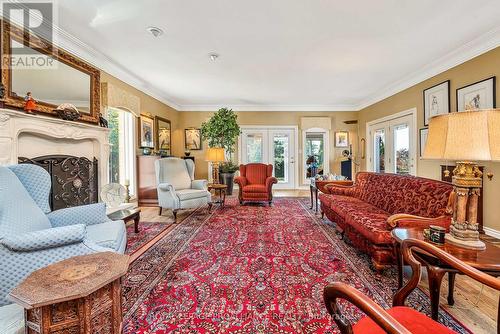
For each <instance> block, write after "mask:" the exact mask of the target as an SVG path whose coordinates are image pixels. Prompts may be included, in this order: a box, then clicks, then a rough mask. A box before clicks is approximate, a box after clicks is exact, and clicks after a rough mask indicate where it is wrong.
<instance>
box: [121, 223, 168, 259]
mask: <svg viewBox="0 0 500 334" xmlns="http://www.w3.org/2000/svg"><path fill="white" fill-rule="evenodd" d="M170 225H171V224H169V223H159V222H157V223H154V222H142V221H141V222H140V223H139V232H138V233H135V231H134V224H133V223H131V224H128V225H127V248H126V250H125V254H128V255H130V254H133V253H135V252H136V251H137V250H139V249H140V248H141V247H142V246H144V245H145V244H147V243H148V242H149V241H151V240H153V239H154V237H156V236H157V235H158V234H160V233H161V232H162V231H163V230H165V229H166V228H168V227H169V226H170Z"/></svg>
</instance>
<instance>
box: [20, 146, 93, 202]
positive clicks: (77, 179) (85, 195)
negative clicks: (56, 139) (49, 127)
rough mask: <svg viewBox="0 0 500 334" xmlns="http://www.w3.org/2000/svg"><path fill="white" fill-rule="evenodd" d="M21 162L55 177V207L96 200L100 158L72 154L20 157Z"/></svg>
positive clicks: (53, 188) (53, 179) (52, 192)
mask: <svg viewBox="0 0 500 334" xmlns="http://www.w3.org/2000/svg"><path fill="white" fill-rule="evenodd" d="M19 163H31V164H35V165H38V166H41V167H43V168H44V169H45V170H46V171H47V172H48V173H49V174H50V177H51V180H52V188H51V191H50V199H49V200H50V207H51V209H52V210H58V209H63V208H69V207H73V206H79V205H85V204H92V203H97V201H98V192H97V191H98V190H97V184H98V183H97V182H98V179H97V175H98V168H97V159H96V158H93V160H89V159H87V158H85V157H74V156H69V155H46V156H43V157H37V158H31V159H30V158H24V157H20V158H19Z"/></svg>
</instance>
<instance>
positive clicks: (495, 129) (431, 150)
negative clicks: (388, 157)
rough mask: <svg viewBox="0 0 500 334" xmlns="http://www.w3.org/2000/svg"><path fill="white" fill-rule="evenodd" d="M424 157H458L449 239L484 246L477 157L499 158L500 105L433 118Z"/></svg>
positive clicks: (453, 178)
mask: <svg viewBox="0 0 500 334" xmlns="http://www.w3.org/2000/svg"><path fill="white" fill-rule="evenodd" d="M422 158H424V159H436V160H454V161H457V163H456V167H455V169H454V170H453V177H452V184H453V192H452V194H451V196H452V197H451V199H452V203H453V217H452V221H451V227H450V233H449V234H446V236H445V239H446V241H447V242H449V243H451V244H454V245H456V246H460V247H464V248H468V249H479V250H481V249H484V248H485V244H484V242H482V241H481V240H479V231H478V223H477V208H478V201H479V193H480V189H481V187H482V173H481V171H480V170H479V167H478V165H477V164H476V163H475V162H474V161H499V160H500V109H491V110H479V111H467V112H453V113H450V114H446V115H439V116H436V117H433V118H431V120H430V122H429V134H428V137H427V143H426V145H425V150H424V154H423V156H422Z"/></svg>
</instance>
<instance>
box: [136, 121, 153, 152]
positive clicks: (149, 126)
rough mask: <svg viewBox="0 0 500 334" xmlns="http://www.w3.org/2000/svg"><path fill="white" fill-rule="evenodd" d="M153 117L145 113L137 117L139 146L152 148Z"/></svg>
mask: <svg viewBox="0 0 500 334" xmlns="http://www.w3.org/2000/svg"><path fill="white" fill-rule="evenodd" d="M153 129H154V122H153V119H152V118H151V117H149V116H147V115H141V117H139V145H140V147H148V148H154V146H155V145H154V143H153Z"/></svg>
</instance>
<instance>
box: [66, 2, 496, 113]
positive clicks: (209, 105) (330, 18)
mask: <svg viewBox="0 0 500 334" xmlns="http://www.w3.org/2000/svg"><path fill="white" fill-rule="evenodd" d="M58 6H59V7H58V8H59V10H58V26H59V27H60V28H61V29H62V30H63V31H65V32H67V33H69V35H66V34H62V35H61V36H62V39H63V40H64V39H67V40H70V41H72V43H73V44H72V45H70V44H68V45H67V47H68V48H70V49H73V51H76V49H78V48H79V49H82V47H87V46H90V49H89V50H92V52H90V53H89V51H88V50H87V53H88V54H89V55H90V56H87V57H86V58H89V57H91V58H92V57H93V58H95V59H88V60H89V61H91V62H94V63H97V64H101V65H103V66H104V70H108V71H109V72H111V74H115V75H118V76H119V77H120V78H122V79H123V80H125V81H128V82H134V83H136V84H138V85H139V86H140V87H139V88H140V89H143V90H145V91H147V92H150V93H151V94H152V95H154V96H156V97H158V98H160V99H162V100H163V101H167V102H168V103H169V104H170V105H172V106H174V107H175V108H177V109H179V110H213V109H215V108H218V107H220V106H230V107H233V108H235V109H238V110H358V109H359V108H360V107H363V106H365V105H367V104H370V103H373V102H375V101H377V100H379V99H382V98H384V97H387V96H389V95H391V94H393V93H395V92H397V91H398V90H401V89H404V88H407V87H409V86H410V85H412V84H415V83H417V82H418V81H422V80H424V79H426V78H427V77H430V76H432V75H435V74H437V73H439V72H441V71H443V70H446V69H447V68H449V67H451V66H454V65H457V64H458V63H460V62H463V61H465V60H466V59H469V58H471V57H473V56H476V55H478V54H480V53H482V52H485V51H487V50H490V49H492V48H494V47H496V46H499V45H500V19H499V17H500V1H499V0H418V1H417V0H377V1H373V0H354V1H340V0H329V1H328V0H251V1H249V0H198V1H196V0H168V1H164V0H163V1H162V0H141V1H137V0H86V1H81V0H59V1H58ZM148 26H158V27H160V28H162V29H163V30H164V31H165V33H164V35H163V36H161V37H160V38H157V39H155V38H153V37H152V36H151V35H150V34H148V33H147V32H146V30H145V29H146V27H148ZM71 36H73V37H75V38H70V37H71ZM63 46H64V45H63ZM80 51H81V50H80ZM212 52H215V53H218V54H220V57H219V59H218V60H217V61H215V62H213V61H211V60H210V58H209V54H210V53H212ZM83 56H84V57H85V55H83Z"/></svg>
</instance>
